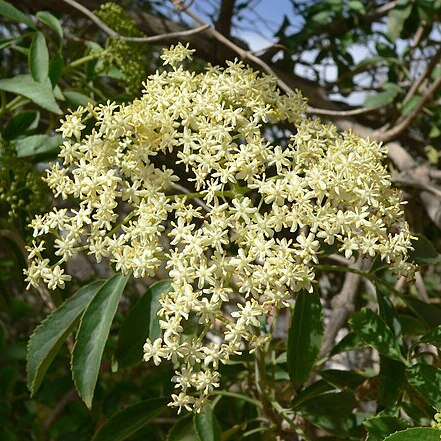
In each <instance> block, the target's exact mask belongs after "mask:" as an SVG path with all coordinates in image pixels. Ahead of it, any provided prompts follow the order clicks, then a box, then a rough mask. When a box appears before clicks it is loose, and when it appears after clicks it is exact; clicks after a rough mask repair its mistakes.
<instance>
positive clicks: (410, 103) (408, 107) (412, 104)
mask: <svg viewBox="0 0 441 441" xmlns="http://www.w3.org/2000/svg"><path fill="white" fill-rule="evenodd" d="M422 99H423V97H422V96H421V95H413V96H412V97H410V99H409V100H407V101H406V102H405V103H404V104H403V107H402V108H401V115H402V116H406V115H409V113H410V112H412V111H413V110H414V109H415V108H416V107H417V106H418V105H419V104H420V102H421V101H422Z"/></svg>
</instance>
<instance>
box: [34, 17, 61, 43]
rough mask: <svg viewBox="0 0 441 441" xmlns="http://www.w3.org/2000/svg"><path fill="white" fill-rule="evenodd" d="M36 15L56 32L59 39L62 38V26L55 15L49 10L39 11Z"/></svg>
mask: <svg viewBox="0 0 441 441" xmlns="http://www.w3.org/2000/svg"><path fill="white" fill-rule="evenodd" d="M36 17H37V19H38V20H40V21H41V22H42V23H44V24H45V25H46V26H49V27H50V28H51V29H52V30H53V31H54V32H55V33H56V34H57V37H58V38H59V39H60V41H61V40H63V37H64V32H63V27H62V26H61V23H60V21H59V20H58V18H57V17H55V15H52V14H51V13H50V12H47V11H39V12H37V14H36Z"/></svg>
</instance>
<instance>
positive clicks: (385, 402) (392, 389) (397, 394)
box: [377, 355, 406, 407]
mask: <svg viewBox="0 0 441 441" xmlns="http://www.w3.org/2000/svg"><path fill="white" fill-rule="evenodd" d="M405 371H406V366H405V365H404V364H403V363H402V362H400V361H397V360H393V359H391V358H388V357H385V356H383V355H380V372H379V374H378V380H379V381H378V392H377V399H378V404H379V405H380V406H382V407H391V406H393V405H394V404H395V403H396V402H397V401H398V400H399V399H400V398H401V396H402V393H403V387H404V380H405Z"/></svg>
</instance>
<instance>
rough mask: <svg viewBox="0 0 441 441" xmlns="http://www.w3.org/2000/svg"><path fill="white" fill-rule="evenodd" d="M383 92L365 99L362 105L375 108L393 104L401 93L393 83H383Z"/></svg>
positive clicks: (398, 87)
mask: <svg viewBox="0 0 441 441" xmlns="http://www.w3.org/2000/svg"><path fill="white" fill-rule="evenodd" d="M383 89H384V91H383V92H380V93H377V94H376V95H372V96H369V97H367V99H366V101H365V103H364V105H365V106H366V107H377V106H383V105H386V104H390V103H393V101H394V99H395V97H396V96H397V95H398V94H399V93H400V92H401V88H400V86H398V85H396V84H394V83H384V84H383Z"/></svg>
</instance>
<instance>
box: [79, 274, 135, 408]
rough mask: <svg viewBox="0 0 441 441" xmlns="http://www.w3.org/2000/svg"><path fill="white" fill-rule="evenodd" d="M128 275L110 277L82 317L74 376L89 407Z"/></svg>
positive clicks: (81, 395)
mask: <svg viewBox="0 0 441 441" xmlns="http://www.w3.org/2000/svg"><path fill="white" fill-rule="evenodd" d="M128 278H129V277H128V276H123V275H121V274H115V275H114V276H112V277H111V278H110V279H108V280H107V281H106V282H105V283H104V284H103V285H102V286H101V287H100V289H99V291H98V292H97V294H96V296H95V297H94V298H93V300H92V301H91V302H90V304H89V306H88V307H87V309H86V311H85V312H84V314H83V316H82V318H81V323H80V327H79V329H78V333H77V336H76V342H75V346H74V350H73V353H72V376H73V380H74V383H75V386H76V388H77V390H78V394H79V395H80V397H81V398H82V399H83V401H84V402H85V404H86V406H87V407H88V408H89V409H90V408H91V406H92V399H93V393H94V390H95V385H96V381H97V379H98V372H99V369H100V365H101V358H102V356H103V352H104V347H105V345H106V342H107V338H108V336H109V331H110V326H111V325H112V321H113V318H114V316H115V313H116V310H117V308H118V304H119V300H120V298H121V295H122V293H123V291H124V288H125V286H126V283H127V280H128Z"/></svg>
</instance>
